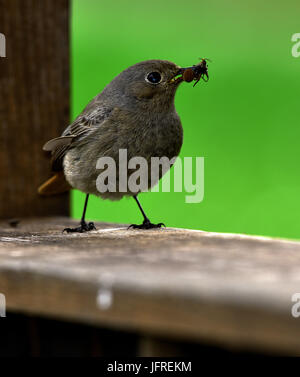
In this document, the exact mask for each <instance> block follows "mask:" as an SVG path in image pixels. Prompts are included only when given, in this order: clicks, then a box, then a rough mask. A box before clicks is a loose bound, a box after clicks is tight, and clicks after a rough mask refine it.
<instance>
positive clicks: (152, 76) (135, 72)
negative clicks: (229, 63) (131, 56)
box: [39, 60, 184, 231]
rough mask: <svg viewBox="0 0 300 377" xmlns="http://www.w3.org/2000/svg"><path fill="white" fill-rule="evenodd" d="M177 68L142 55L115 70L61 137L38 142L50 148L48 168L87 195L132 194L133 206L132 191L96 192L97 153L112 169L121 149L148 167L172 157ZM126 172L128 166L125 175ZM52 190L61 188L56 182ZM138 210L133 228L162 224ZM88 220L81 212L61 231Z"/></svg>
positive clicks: (176, 142)
mask: <svg viewBox="0 0 300 377" xmlns="http://www.w3.org/2000/svg"><path fill="white" fill-rule="evenodd" d="M183 71H184V69H182V68H180V67H178V66H177V65H176V64H174V63H172V62H169V61H164V60H148V61H144V62H141V63H138V64H135V65H133V66H131V67H129V68H127V69H126V70H124V71H123V72H121V73H120V74H119V75H118V76H117V77H116V78H115V79H114V80H112V81H111V83H110V84H109V85H107V86H106V87H105V88H104V90H103V91H102V92H101V93H100V94H99V95H97V96H96V97H95V98H94V99H93V100H92V101H91V102H90V103H89V104H88V105H87V106H86V108H85V109H84V110H83V111H82V113H81V114H80V115H79V116H78V117H77V118H76V119H75V120H74V122H73V123H72V124H71V125H70V126H69V127H67V128H66V130H65V131H64V133H63V134H62V136H61V137H58V138H56V139H53V140H50V141H49V142H47V143H46V144H45V145H44V150H46V151H51V153H52V167H53V170H54V171H57V172H59V171H63V175H64V177H65V179H66V181H67V182H68V184H69V185H70V186H71V187H73V188H76V189H78V190H81V191H83V192H85V193H87V194H94V195H97V196H100V197H102V198H103V199H110V200H119V199H121V198H122V197H123V196H124V195H129V196H134V198H135V199H136V201H137V203H138V205H139V202H138V200H137V198H136V196H137V194H138V192H132V191H130V190H127V192H119V191H118V190H117V191H116V192H105V193H100V192H99V191H98V190H97V187H96V179H97V177H98V175H99V174H100V172H101V171H99V170H98V169H96V162H97V160H98V159H99V157H105V156H107V157H112V158H113V159H114V160H115V162H116V164H117V173H118V160H119V150H120V149H127V153H128V160H130V158H132V157H134V156H139V157H144V158H145V159H146V160H147V161H148V162H149V166H150V159H151V157H163V156H166V157H168V158H169V159H171V158H173V157H176V156H178V154H179V152H180V148H181V145H182V139H183V131H182V126H181V122H180V118H179V116H178V114H177V112H176V110H175V105H174V97H175V93H176V90H177V88H178V85H179V84H180V83H181V82H182V81H183V79H182V73H183ZM132 172H133V171H132V170H128V176H130V174H132ZM57 177H59V179H53V178H52V182H49V181H48V182H49V184H48V185H47V182H46V184H44V185H42V186H41V187H40V190H39V192H40V194H47V191H51V193H53V191H55V190H53V185H56V182H59V186H60V187H62V174H61V173H59V174H57ZM117 183H118V175H117ZM150 186H151V183H150V178H149V187H150ZM66 187H67V186H66ZM117 188H118V184H117ZM57 191H58V192H60V191H61V190H60V188H59V187H58V189H57ZM86 204H87V200H86ZM139 207H140V205H139ZM85 209H86V206H85ZM140 209H141V211H142V208H141V207H140ZM142 214H143V216H144V223H143V224H142V225H141V226H136V225H134V227H142V228H147V229H148V228H151V227H155V226H161V225H162V224H157V225H154V224H151V223H150V221H149V219H148V218H147V217H146V215H145V214H144V212H143V211H142ZM84 215H85V211H84ZM90 224H91V223H90ZM90 224H86V223H85V221H84V216H83V219H82V223H81V226H80V227H79V228H76V229H67V231H84V230H90V229H89V228H91V229H92V228H93V224H92V225H90Z"/></svg>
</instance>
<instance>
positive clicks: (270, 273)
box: [0, 218, 300, 355]
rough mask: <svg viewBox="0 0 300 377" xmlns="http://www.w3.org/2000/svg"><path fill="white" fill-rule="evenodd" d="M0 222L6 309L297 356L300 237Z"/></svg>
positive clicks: (58, 221)
mask: <svg viewBox="0 0 300 377" xmlns="http://www.w3.org/2000/svg"><path fill="white" fill-rule="evenodd" d="M72 224H73V225H74V221H71V220H69V219H65V218H49V219H37V220H24V221H22V222H21V223H20V224H19V225H18V227H17V228H11V227H10V226H9V224H7V223H4V222H3V223H1V224H0V229H1V231H0V241H1V243H0V292H1V293H4V294H5V295H6V300H7V306H8V309H9V310H13V311H20V312H24V313H32V314H38V315H43V316H48V317H52V316H53V317H56V318H67V319H69V320H74V321H80V322H85V323H92V324H96V325H101V326H108V327H116V328H121V329H125V330H126V329H134V330H135V331H138V332H142V333H149V334H151V335H153V334H156V335H158V336H162V335H163V336H166V335H167V336H168V337H174V338H176V339H188V340H193V341H201V342H207V343H212V344H216V345H218V344H219V345H223V346H224V345H225V346H229V347H238V348H246V349H255V350H262V351H267V352H280V353H282V354H284V353H287V354H297V355H299V354H300V337H299V331H300V318H299V319H297V318H294V317H293V316H292V315H291V307H292V304H293V303H292V301H291V297H292V295H293V294H294V293H295V292H297V291H300V243H298V242H294V241H284V240H274V239H268V238H262V237H251V236H243V235H234V234H216V233H208V232H201V231H193V230H184V229H158V230H151V231H139V230H127V228H126V227H124V226H117V225H113V224H97V228H98V230H97V231H94V232H90V233H86V234H63V233H62V232H61V229H62V228H63V227H64V226H71V225H72Z"/></svg>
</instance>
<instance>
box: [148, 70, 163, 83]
mask: <svg viewBox="0 0 300 377" xmlns="http://www.w3.org/2000/svg"><path fill="white" fill-rule="evenodd" d="M146 80H147V81H149V82H151V84H158V83H159V82H160V81H161V75H160V73H159V72H151V73H149V74H148V75H147V77H146Z"/></svg>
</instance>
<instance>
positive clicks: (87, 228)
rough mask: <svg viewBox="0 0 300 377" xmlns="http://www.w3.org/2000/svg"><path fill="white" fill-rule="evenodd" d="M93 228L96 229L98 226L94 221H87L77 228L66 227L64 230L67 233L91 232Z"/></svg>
mask: <svg viewBox="0 0 300 377" xmlns="http://www.w3.org/2000/svg"><path fill="white" fill-rule="evenodd" d="M91 230H96V227H95V225H94V223H92V222H91V223H86V222H85V221H84V222H82V223H81V224H80V226H78V227H77V228H65V229H64V230H63V233H64V232H67V233H84V232H89V231H91Z"/></svg>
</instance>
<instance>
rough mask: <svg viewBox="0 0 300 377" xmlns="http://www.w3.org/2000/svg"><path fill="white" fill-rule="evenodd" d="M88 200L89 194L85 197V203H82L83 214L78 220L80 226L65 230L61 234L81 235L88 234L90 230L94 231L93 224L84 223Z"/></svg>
mask: <svg viewBox="0 0 300 377" xmlns="http://www.w3.org/2000/svg"><path fill="white" fill-rule="evenodd" d="M88 200H89V194H86V197H85V202H84V208H83V214H82V217H81V220H80V226H78V227H77V228H65V229H64V230H63V232H67V233H83V232H88V231H90V230H96V228H95V225H94V223H86V221H85V213H86V208H87V204H88Z"/></svg>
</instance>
